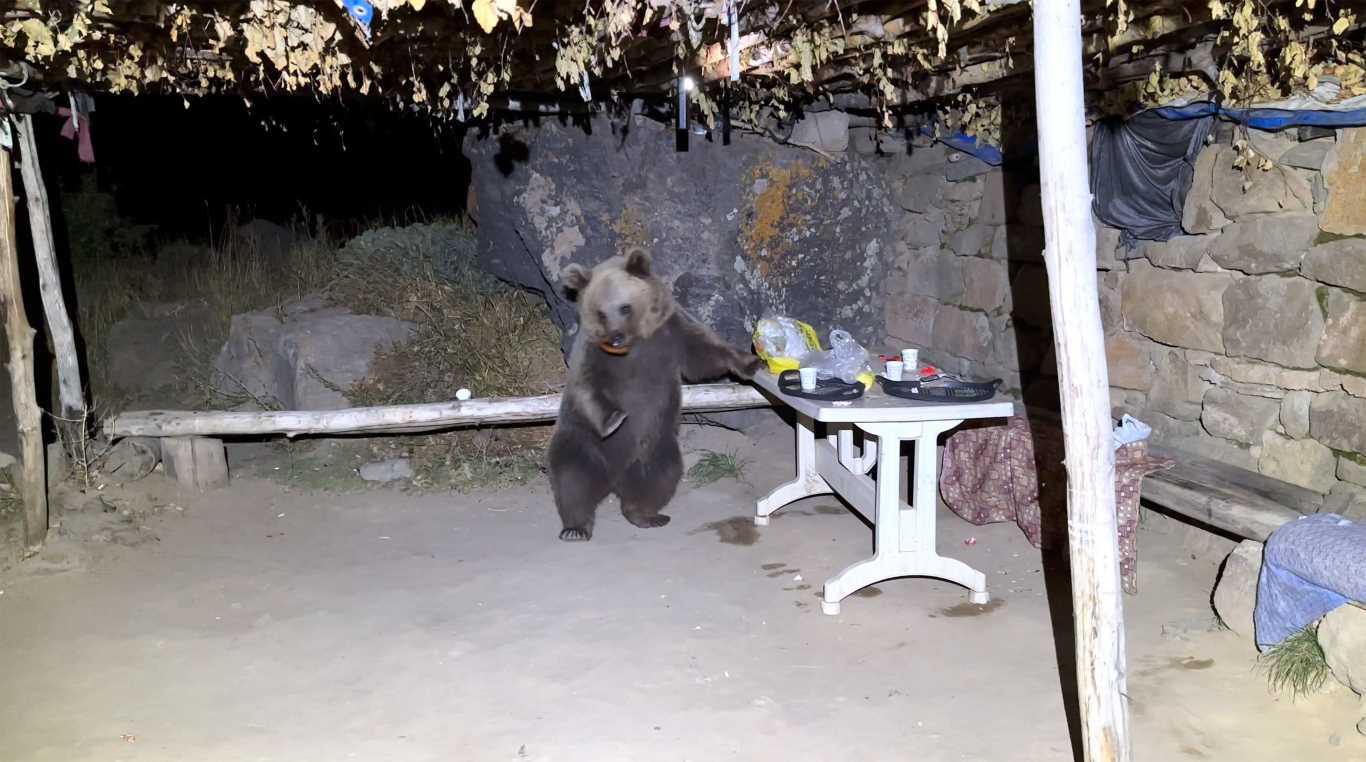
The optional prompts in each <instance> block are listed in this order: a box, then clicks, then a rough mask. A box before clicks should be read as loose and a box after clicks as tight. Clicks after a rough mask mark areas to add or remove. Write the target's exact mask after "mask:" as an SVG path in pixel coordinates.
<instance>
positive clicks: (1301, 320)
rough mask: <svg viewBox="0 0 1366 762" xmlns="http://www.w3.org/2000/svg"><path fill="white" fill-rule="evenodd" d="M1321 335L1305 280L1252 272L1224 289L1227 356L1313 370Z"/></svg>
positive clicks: (1315, 305)
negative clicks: (1252, 274)
mask: <svg viewBox="0 0 1366 762" xmlns="http://www.w3.org/2000/svg"><path fill="white" fill-rule="evenodd" d="M1323 336H1324V320H1323V311H1322V310H1321V309H1320V307H1319V302H1318V294H1317V290H1316V287H1315V285H1314V284H1313V283H1312V282H1310V281H1307V280H1305V279H1303V278H1298V277H1296V278H1284V277H1279V276H1274V275H1268V276H1257V277H1252V278H1243V279H1241V280H1238V281H1236V282H1234V283H1233V284H1232V285H1231V286H1229V287H1228V288H1227V289H1225V290H1224V330H1223V339H1224V350H1225V351H1226V352H1228V354H1230V355H1233V356H1235V357H1252V358H1255V359H1258V360H1265V361H1267V362H1272V363H1276V364H1277V365H1284V366H1288V367H1292V368H1314V367H1316V361H1315V357H1316V355H1317V353H1318V349H1319V340H1320V339H1322V338H1323Z"/></svg>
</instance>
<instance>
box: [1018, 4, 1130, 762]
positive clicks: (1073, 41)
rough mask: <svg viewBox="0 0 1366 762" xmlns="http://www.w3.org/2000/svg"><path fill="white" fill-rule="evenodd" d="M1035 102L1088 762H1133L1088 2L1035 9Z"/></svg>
mask: <svg viewBox="0 0 1366 762" xmlns="http://www.w3.org/2000/svg"><path fill="white" fill-rule="evenodd" d="M1034 98H1035V103H1036V106H1037V110H1038V133H1039V173H1040V188H1041V191H1042V202H1043V216H1044V240H1045V244H1046V246H1047V249H1046V250H1045V252H1044V259H1045V264H1046V265H1047V267H1048V295H1049V300H1050V301H1051V304H1052V307H1051V309H1052V313H1053V343H1054V347H1055V350H1056V353H1057V358H1058V384H1059V393H1060V394H1059V396H1060V397H1061V400H1062V422H1063V440H1064V448H1065V451H1066V466H1067V516H1068V519H1067V527H1068V532H1067V534H1068V546H1069V551H1070V555H1071V568H1072V608H1073V615H1072V617H1073V618H1072V621H1073V624H1074V627H1075V630H1076V662H1077V689H1078V691H1077V692H1078V698H1079V704H1080V710H1081V725H1082V728H1081V730H1082V733H1081V737H1082V748H1083V753H1084V755H1085V759H1086V760H1088V762H1128V761H1129V760H1130V758H1131V755H1132V749H1131V747H1130V743H1129V724H1128V707H1127V705H1126V698H1125V655H1124V603H1123V600H1122V598H1121V589H1120V574H1119V534H1118V531H1117V520H1116V516H1115V457H1114V450H1113V447H1112V445H1111V435H1110V431H1111V426H1112V424H1111V420H1110V390H1109V373H1108V371H1107V369H1106V365H1105V337H1104V331H1103V328H1102V326H1101V319H1100V295H1099V290H1098V288H1097V285H1096V231H1095V226H1094V224H1093V223H1092V219H1091V191H1090V180H1089V175H1088V173H1087V151H1086V116H1085V105H1084V101H1083V93H1082V45H1081V8H1080V0H1036V2H1035V3H1034Z"/></svg>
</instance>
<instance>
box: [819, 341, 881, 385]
mask: <svg viewBox="0 0 1366 762" xmlns="http://www.w3.org/2000/svg"><path fill="white" fill-rule="evenodd" d="M802 365H803V366H804V367H807V368H815V369H816V377H817V378H838V379H839V380H841V381H843V382H845V383H849V384H852V383H854V382H855V381H859V380H860V379H859V376H861V375H865V374H868V373H871V372H872V370H873V369H872V366H871V365H870V364H869V362H868V350H866V349H864V348H863V346H862V345H860V344H859V343H858V342H857V341H854V337H853V336H850V335H849V332H848V331H840V330H835V331H831V332H830V349H828V350H826V351H823V352H813V353H811V354H810V355H809V356H807V358H806V359H805V361H803V363H802Z"/></svg>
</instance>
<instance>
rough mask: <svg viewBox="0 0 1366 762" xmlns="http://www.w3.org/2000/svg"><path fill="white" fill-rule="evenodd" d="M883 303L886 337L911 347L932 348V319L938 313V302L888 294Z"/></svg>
mask: <svg viewBox="0 0 1366 762" xmlns="http://www.w3.org/2000/svg"><path fill="white" fill-rule="evenodd" d="M883 302H884V304H885V308H886V315H887V335H889V336H891V337H892V338H894V339H897V340H899V343H902V344H908V345H910V346H913V347H920V348H926V347H933V346H934V317H935V315H937V314H938V313H939V307H940V303H939V302H937V301H935V300H934V299H930V298H927V297H923V296H914V295H910V294H904V293H896V294H888V295H887V297H886V298H885V299H884V300H883Z"/></svg>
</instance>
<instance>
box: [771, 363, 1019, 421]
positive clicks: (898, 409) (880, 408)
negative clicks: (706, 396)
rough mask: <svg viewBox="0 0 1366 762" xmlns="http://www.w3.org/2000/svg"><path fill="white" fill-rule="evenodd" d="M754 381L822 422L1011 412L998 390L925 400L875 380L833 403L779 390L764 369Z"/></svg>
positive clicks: (947, 418) (973, 416)
mask: <svg viewBox="0 0 1366 762" xmlns="http://www.w3.org/2000/svg"><path fill="white" fill-rule="evenodd" d="M754 383H756V384H758V385H759V387H760V388H762V389H763V390H764V391H766V392H768V393H770V394H772V395H773V396H775V397H777V398H779V399H781V400H782V401H783V402H784V403H785V404H787V405H788V406H790V407H791V408H792V409H793V410H796V411H797V412H799V413H801V414H802V415H805V416H808V417H810V418H812V419H814V420H817V421H821V422H823V423H915V422H922V421H966V420H971V419H977V418H1009V417H1010V416H1012V415H1014V414H1015V402H1014V401H1013V400H1012V399H1010V398H1009V397H1006V396H1003V395H1000V394H998V395H996V396H995V397H994V398H992V399H990V400H988V401H986V402H926V401H920V400H908V399H902V398H900V397H893V396H891V395H889V394H887V393H885V392H883V391H882V386H881V385H879V384H876V383H875V384H873V388H872V389H869V390H868V391H867V392H866V393H864V395H863V396H862V397H860V398H858V399H856V400H854V401H852V402H845V403H837V402H833V401H826V400H813V399H807V398H805V397H792V396H789V395H786V394H783V393H782V392H781V391H779V390H778V377H777V376H775V375H773V374H772V373H770V372H769V371H767V370H761V371H759V372H758V373H756V374H755V375H754Z"/></svg>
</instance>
